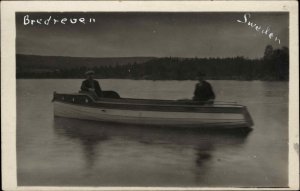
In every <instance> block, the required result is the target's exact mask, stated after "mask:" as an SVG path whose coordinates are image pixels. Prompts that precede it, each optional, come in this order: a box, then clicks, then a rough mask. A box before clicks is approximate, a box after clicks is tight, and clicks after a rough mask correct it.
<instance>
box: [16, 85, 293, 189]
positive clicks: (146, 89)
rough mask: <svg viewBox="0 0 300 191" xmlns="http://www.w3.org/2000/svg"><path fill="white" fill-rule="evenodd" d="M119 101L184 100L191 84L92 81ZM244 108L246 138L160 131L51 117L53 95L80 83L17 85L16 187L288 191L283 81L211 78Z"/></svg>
mask: <svg viewBox="0 0 300 191" xmlns="http://www.w3.org/2000/svg"><path fill="white" fill-rule="evenodd" d="M99 81H100V84H101V87H102V89H104V90H115V91H117V92H118V93H119V94H120V95H121V96H122V97H132V98H154V99H183V98H191V97H192V93H193V89H194V85H195V81H146V80H145V81H143V80H139V81H135V80H99ZM211 83H212V85H213V87H214V90H215V92H216V95H217V100H222V101H236V102H238V103H240V104H243V105H246V106H248V109H249V112H250V113H251V115H252V117H253V120H254V123H255V125H254V127H253V129H254V130H253V131H252V132H250V133H249V134H247V135H245V134H243V135H241V134H232V133H212V132H206V133H204V132H197V131H190V130H184V129H176V130H166V129H160V128H143V127H131V126H122V125H121V126H120V125H118V126H117V125H110V124H103V123H99V122H91V121H81V120H72V119H63V118H54V117H53V106H52V103H51V99H52V93H53V91H57V92H70V93H71V92H77V91H78V88H79V87H80V84H81V80H17V167H18V168H17V169H18V185H22V186H25V185H26V186H190V187H194V186H222V187H226V186H247V187H256V186H262V187H265V186H267V187H270V186H272V187H284V186H287V181H288V180H287V174H288V170H287V167H288V166H287V165H288V162H287V160H288V83H287V82H259V81H253V82H241V81H211Z"/></svg>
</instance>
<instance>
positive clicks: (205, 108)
mask: <svg viewBox="0 0 300 191" xmlns="http://www.w3.org/2000/svg"><path fill="white" fill-rule="evenodd" d="M105 95H108V96H105ZM52 101H53V104H54V116H56V117H65V118H74V119H84V120H94V121H102V122H112V123H120V124H135V125H151V126H152V125H153V126H163V127H190V128H226V129H232V128H241V127H247V128H250V127H251V126H253V121H252V118H251V116H250V114H249V112H248V110H247V107H246V106H243V105H238V104H236V103H218V102H216V103H214V104H209V103H200V102H196V101H192V100H155V99H132V98H120V97H119V96H118V94H117V93H115V92H112V91H107V92H104V97H95V96H93V95H92V94H87V93H72V94H65V93H56V92H54V94H53V100H52Z"/></svg>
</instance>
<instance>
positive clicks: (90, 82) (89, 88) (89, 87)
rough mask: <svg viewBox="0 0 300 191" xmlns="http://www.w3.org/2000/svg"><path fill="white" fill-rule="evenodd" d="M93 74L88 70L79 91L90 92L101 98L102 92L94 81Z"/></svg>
mask: <svg viewBox="0 0 300 191" xmlns="http://www.w3.org/2000/svg"><path fill="white" fill-rule="evenodd" d="M94 74H95V72H94V71H92V70H89V71H87V72H86V73H85V75H86V80H84V81H83V82H82V84H81V91H85V92H91V93H94V94H96V95H97V96H98V97H102V90H101V88H100V85H99V83H98V81H97V80H94Z"/></svg>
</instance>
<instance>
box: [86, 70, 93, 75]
mask: <svg viewBox="0 0 300 191" xmlns="http://www.w3.org/2000/svg"><path fill="white" fill-rule="evenodd" d="M91 74H95V72H94V71H93V70H89V71H86V72H85V75H91Z"/></svg>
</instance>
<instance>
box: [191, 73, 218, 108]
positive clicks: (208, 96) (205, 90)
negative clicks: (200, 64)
mask: <svg viewBox="0 0 300 191" xmlns="http://www.w3.org/2000/svg"><path fill="white" fill-rule="evenodd" d="M204 76H205V74H203V73H200V72H199V73H198V76H197V78H198V80H199V82H198V83H197V84H196V87H195V91H194V97H193V100H194V101H199V102H202V103H203V104H205V103H209V104H213V103H214V99H215V93H214V91H213V89H212V87H211V85H210V83H208V82H207V81H205V80H204Z"/></svg>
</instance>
